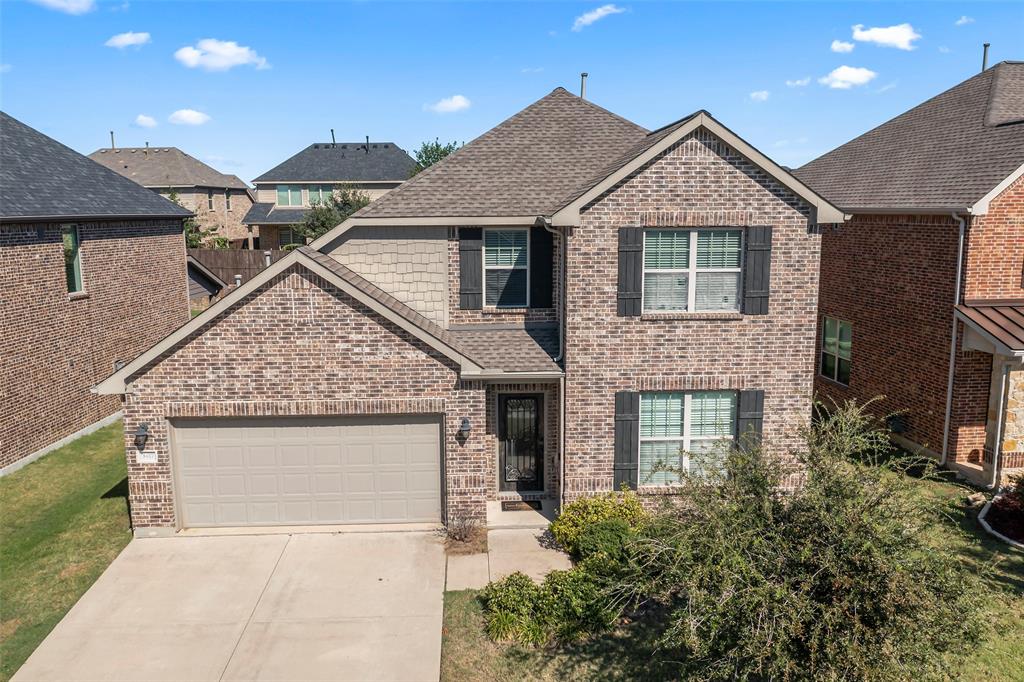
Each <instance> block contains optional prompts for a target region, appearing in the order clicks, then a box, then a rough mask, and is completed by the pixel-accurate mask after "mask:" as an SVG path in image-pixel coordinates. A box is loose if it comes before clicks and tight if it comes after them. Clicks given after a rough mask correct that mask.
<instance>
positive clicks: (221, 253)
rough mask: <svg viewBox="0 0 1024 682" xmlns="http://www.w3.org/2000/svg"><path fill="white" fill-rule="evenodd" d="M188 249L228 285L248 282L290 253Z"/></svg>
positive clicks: (190, 253) (191, 254)
mask: <svg viewBox="0 0 1024 682" xmlns="http://www.w3.org/2000/svg"><path fill="white" fill-rule="evenodd" d="M187 251H188V255H190V256H192V257H193V258H195V259H196V260H197V261H199V262H200V263H202V264H203V265H204V266H205V267H207V268H209V269H210V270H212V271H213V273H214V274H215V275H217V276H218V277H220V278H221V279H222V280H224V282H225V283H226V284H227V285H228V287H234V286H235V285H236V284H244V283H245V282H248V281H249V280H250V279H252V278H253V277H255V276H256V275H257V274H259V272H260V271H261V270H263V269H264V268H266V267H267V266H268V265H270V264H271V263H274V262H276V261H279V260H281V259H282V258H284V257H285V256H287V255H288V251H281V250H274V251H260V250H254V251H250V250H248V249H187ZM238 278H240V280H239V279H238Z"/></svg>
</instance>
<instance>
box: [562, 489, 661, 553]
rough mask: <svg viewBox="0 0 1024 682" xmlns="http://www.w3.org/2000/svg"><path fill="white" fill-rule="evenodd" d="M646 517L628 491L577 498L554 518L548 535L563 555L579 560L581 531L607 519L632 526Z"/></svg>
mask: <svg viewBox="0 0 1024 682" xmlns="http://www.w3.org/2000/svg"><path fill="white" fill-rule="evenodd" d="M646 516H647V512H645V511H644V508H643V506H641V504H640V498H639V497H638V496H637V494H636V493H635V492H633V491H631V490H623V491H622V492H620V493H614V492H610V493H605V494H603V495H596V496H593V497H581V498H580V499H578V500H576V501H575V502H570V503H569V504H567V505H565V507H564V508H563V509H562V511H561V513H559V515H558V518H556V519H555V520H554V521H552V522H551V533H552V535H554V536H555V539H556V540H557V541H558V544H560V545H562V547H563V548H565V551H567V552H568V553H569V554H571V555H572V556H574V557H579V556H580V554H579V538H580V534H581V533H582V532H583V529H584V528H586V527H588V526H591V525H593V524H595V523H599V522H601V521H606V520H608V519H622V520H623V521H625V522H626V523H627V524H629V525H630V526H636V525H638V524H639V523H640V522H641V521H642V520H643V519H644V518H646Z"/></svg>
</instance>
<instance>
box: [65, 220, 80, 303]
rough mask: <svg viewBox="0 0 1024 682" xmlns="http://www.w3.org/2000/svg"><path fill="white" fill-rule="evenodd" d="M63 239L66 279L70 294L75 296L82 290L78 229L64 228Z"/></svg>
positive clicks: (73, 227)
mask: <svg viewBox="0 0 1024 682" xmlns="http://www.w3.org/2000/svg"><path fill="white" fill-rule="evenodd" d="M61 238H62V240H63V244H64V277H65V279H66V280H67V283H68V292H69V293H72V294H74V293H76V292H79V291H81V290H82V252H81V251H80V249H79V246H80V242H79V236H78V227H77V226H76V225H65V226H63V227H62V228H61Z"/></svg>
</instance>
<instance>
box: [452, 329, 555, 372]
mask: <svg viewBox="0 0 1024 682" xmlns="http://www.w3.org/2000/svg"><path fill="white" fill-rule="evenodd" d="M449 331H450V333H451V334H452V335H453V336H454V337H455V339H456V340H457V341H458V343H459V347H460V348H463V349H465V352H466V354H467V355H469V356H470V357H472V358H473V359H474V360H478V361H480V362H483V363H484V366H485V367H487V369H497V370H501V371H503V372H561V371H562V368H561V367H559V366H558V363H556V362H555V356H556V355H557V353H558V327H557V326H556V325H554V324H546V325H528V326H525V327H523V326H501V325H493V324H480V325H465V326H460V327H453V328H452V329H451V330H449Z"/></svg>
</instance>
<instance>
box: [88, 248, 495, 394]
mask: <svg viewBox="0 0 1024 682" xmlns="http://www.w3.org/2000/svg"><path fill="white" fill-rule="evenodd" d="M296 263H300V264H301V265H302V266H303V267H305V268H306V269H307V270H309V271H310V272H313V273H315V274H317V275H319V276H321V277H323V278H324V279H325V280H327V281H328V282H330V283H331V284H333V285H334V286H336V287H338V288H339V289H340V290H342V291H344V292H345V293H346V294H348V295H349V296H351V297H352V298H354V299H356V300H357V301H359V302H360V303H362V304H364V305H366V306H367V307H368V308H370V309H371V310H373V311H375V312H377V313H378V314H380V315H381V316H382V317H384V318H385V319H387V320H389V321H390V322H393V323H394V324H396V325H397V326H398V327H400V328H401V329H404V330H405V331H407V332H409V333H410V334H412V335H413V336H415V337H416V338H418V339H420V340H421V341H423V342H424V343H426V344H427V345H429V346H430V347H432V348H434V349H435V350H437V351H438V352H440V353H442V354H443V355H445V356H446V357H448V358H451V359H452V360H454V361H455V362H457V363H459V366H460V368H461V369H462V370H465V371H467V372H470V373H476V372H480V371H482V370H483V368H482V367H481V366H480V365H478V364H477V363H475V362H474V361H472V360H471V359H469V358H468V357H466V356H465V355H463V354H462V353H461V352H459V351H458V350H456V349H455V348H453V347H451V346H450V345H448V344H446V343H444V342H443V341H442V340H441V339H438V338H436V337H434V336H433V335H431V334H430V333H428V332H427V331H425V330H424V329H421V328H420V327H418V326H416V325H415V324H413V323H412V322H410V321H409V320H407V319H405V318H404V317H402V316H401V315H399V314H398V313H396V312H394V311H393V310H391V309H390V308H388V307H387V306H385V305H383V304H382V303H381V302H380V301H378V300H377V299H375V298H373V297H372V296H370V295H368V294H366V293H365V292H363V291H362V290H360V289H358V288H356V287H354V286H352V285H351V284H349V283H348V282H346V281H345V280H344V279H342V278H341V277H339V276H338V275H337V274H336V273H334V272H332V271H331V270H329V269H327V268H325V267H324V266H322V265H320V264H319V263H317V262H316V261H315V260H313V259H312V258H310V257H309V256H307V255H305V254H303V253H302V252H301V251H292V252H291V253H290V254H288V255H287V256H285V257H284V258H282V259H281V260H279V261H277V262H276V263H274V264H273V265H271V266H270V267H269V268H266V269H264V270H263V271H261V272H260V273H259V274H258V275H256V276H255V277H253V278H252V279H250V280H249V281H248V282H246V283H245V284H243V285H242V286H240V287H238V288H237V289H235V290H234V291H232V292H231V293H229V294H228V295H227V296H225V297H224V298H222V299H221V300H219V301H217V302H216V303H215V304H213V305H212V306H210V307H209V308H207V309H206V310H204V311H203V312H202V313H200V314H199V315H197V316H196V317H194V318H192V319H191V320H189V321H188V322H186V323H185V324H183V325H182V326H180V327H178V328H177V329H176V330H174V331H173V332H171V333H170V334H169V335H167V336H165V337H164V338H163V339H161V340H160V341H159V342H157V343H156V344H155V345H154V346H152V347H151V348H150V349H149V350H147V351H145V352H144V353H142V355H140V356H138V357H137V358H135V359H134V360H132V361H131V362H129V363H128V364H127V365H125V366H124V367H122V368H121V369H120V370H118V371H117V372H114V373H113V374H111V375H110V376H109V377H107V378H106V379H104V380H103V381H101V382H100V383H98V384H97V385H96V386H94V387H93V388H92V392H93V393H98V394H100V395H118V394H122V393H125V392H127V390H128V384H127V379H128V377H130V376H131V375H132V374H134V373H136V372H138V371H139V370H140V369H142V368H143V367H145V366H146V365H148V364H149V363H150V362H152V361H153V360H155V359H157V358H158V357H160V356H161V355H162V354H163V353H165V352H167V351H168V350H170V349H171V348H173V347H174V346H175V345H177V344H178V343H180V342H181V341H183V340H184V339H186V338H187V337H188V336H189V335H190V334H192V333H193V332H195V331H196V330H198V329H199V328H200V327H202V326H203V325H205V324H206V323H208V322H210V321H211V320H213V319H214V318H216V317H217V316H219V315H220V314H221V313H223V312H225V311H226V310H227V309H228V308H230V307H231V306H233V305H234V304H235V303H237V302H238V301H240V300H241V299H243V298H244V297H245V296H247V295H248V294H249V293H251V292H253V291H255V290H256V289H259V288H260V287H261V286H263V285H264V284H266V283H267V282H269V281H270V280H271V279H273V278H274V277H276V276H277V275H279V274H281V273H282V272H284V271H285V270H286V269H287V268H289V267H291V266H292V265H294V264H296Z"/></svg>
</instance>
